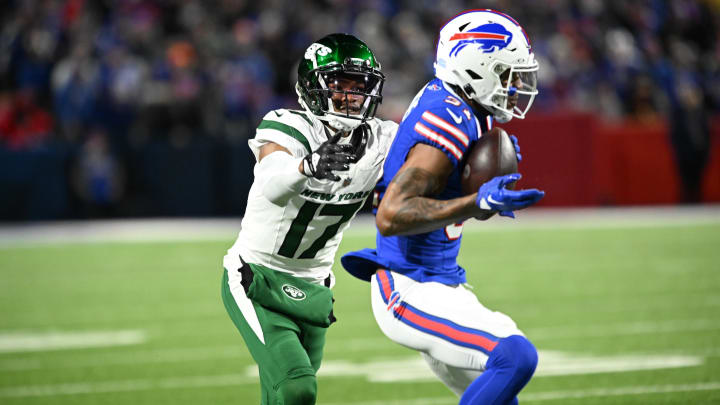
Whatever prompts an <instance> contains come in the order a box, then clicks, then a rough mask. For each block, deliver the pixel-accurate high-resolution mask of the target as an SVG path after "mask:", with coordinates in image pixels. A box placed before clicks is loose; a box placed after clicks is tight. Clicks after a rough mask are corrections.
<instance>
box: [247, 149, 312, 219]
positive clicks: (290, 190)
mask: <svg viewBox="0 0 720 405" xmlns="http://www.w3.org/2000/svg"><path fill="white" fill-rule="evenodd" d="M300 161H302V158H296V157H294V156H291V155H289V154H287V153H285V152H283V151H276V152H273V153H271V154H269V155H267V156H265V157H264V158H263V159H262V160H261V161H260V162H259V163H258V164H257V166H256V167H255V179H256V181H260V184H259V185H260V187H261V190H262V194H263V196H265V198H267V199H268V200H269V201H270V202H271V203H273V204H275V205H279V206H284V205H286V204H287V203H288V201H289V200H290V198H291V197H292V196H294V195H297V194H299V193H300V192H301V191H302V190H303V188H304V187H305V185H306V183H307V180H308V177H307V176H305V175H304V174H302V173H300V171H299V170H298V167H299V166H300Z"/></svg>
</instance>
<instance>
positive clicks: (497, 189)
mask: <svg viewBox="0 0 720 405" xmlns="http://www.w3.org/2000/svg"><path fill="white" fill-rule="evenodd" d="M520 177H522V176H521V175H520V173H513V174H507V175H505V176H497V177H495V178H493V179H492V180H490V181H488V182H487V183H485V184H483V185H482V186H480V189H478V195H477V199H476V200H475V203H476V204H477V206H478V207H480V208H482V209H484V210H490V211H496V212H499V213H500V215H502V216H504V217H510V218H515V214H513V211H515V210H521V209H523V208H527V207H529V206H531V205H533V204H535V203H536V202H538V201H540V199H541V198H543V196H545V192H544V191H540V190H538V189H535V188H531V189H527V190H508V189H507V188H506V186H507V185H508V184H510V183H512V182H513V181H517V180H519V179H520Z"/></svg>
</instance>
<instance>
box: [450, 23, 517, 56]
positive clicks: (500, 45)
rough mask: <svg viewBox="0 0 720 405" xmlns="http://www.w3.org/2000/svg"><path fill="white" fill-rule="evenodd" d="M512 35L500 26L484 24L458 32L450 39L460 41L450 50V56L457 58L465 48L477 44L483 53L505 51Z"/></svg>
mask: <svg viewBox="0 0 720 405" xmlns="http://www.w3.org/2000/svg"><path fill="white" fill-rule="evenodd" d="M512 38H513V36H512V33H511V32H510V31H508V30H506V29H505V27H503V26H502V25H500V24H497V23H490V24H484V25H481V26H479V27H477V28H473V29H471V30H469V31H466V32H458V33H456V34H454V35H453V36H452V37H450V41H458V43H457V44H455V46H453V48H452V49H451V50H450V56H457V54H458V52H460V51H461V50H462V49H463V48H465V47H466V46H468V45H471V44H475V45H478V46H479V48H480V49H481V50H482V51H483V53H490V52H495V51H499V50H501V49H505V48H506V47H507V46H508V45H509V44H510V41H512Z"/></svg>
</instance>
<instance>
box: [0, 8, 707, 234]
mask: <svg viewBox="0 0 720 405" xmlns="http://www.w3.org/2000/svg"><path fill="white" fill-rule="evenodd" d="M719 4H720V3H719V2H718V1H701V0H683V1H661V0H644V1H637V0H633V1H600V0H574V1H570V0H565V1H561V0H556V1H546V2H542V4H541V3H539V2H533V1H529V0H528V1H475V2H473V1H452V0H444V1H416V0H413V1H410V0H404V1H403V0H394V1H379V0H374V1H352V0H327V1H307V0H304V1H279V0H274V1H273V0H270V1H262V2H255V1H247V0H216V1H199V0H183V1H179V0H178V1H172V0H154V1H151V0H117V1H110V0H103V1H87V0H22V1H20V0H10V1H3V2H2V4H1V5H0V15H2V17H0V25H1V27H2V28H1V29H0V195H1V196H2V198H0V220H1V221H25V220H55V219H83V218H116V217H156V216H163V217H168V216H169V217H173V216H182V217H187V216H202V217H207V216H239V215H242V213H243V209H244V205H245V198H246V195H247V191H248V189H249V186H250V184H251V183H252V165H253V163H254V160H253V159H252V157H251V155H250V153H249V150H248V148H247V142H246V141H247V139H248V138H249V137H252V136H253V133H254V131H253V130H254V128H255V127H256V125H257V124H258V123H259V121H260V118H261V117H262V116H263V115H264V114H265V113H266V112H267V111H268V110H270V109H273V108H278V107H292V108H297V107H296V105H297V104H296V95H295V93H294V90H293V84H294V82H295V67H296V63H297V60H298V59H299V57H300V55H301V54H302V52H303V50H304V49H305V48H306V47H307V45H308V44H309V43H310V42H311V41H312V40H314V39H316V38H319V37H321V36H323V35H325V34H327V33H330V32H350V33H354V34H356V35H357V36H359V37H360V38H361V39H363V40H364V41H365V42H367V43H368V45H369V46H370V47H371V48H372V49H373V50H374V51H375V52H376V54H377V55H378V58H379V60H380V61H381V63H382V64H383V70H384V72H385V74H386V76H387V79H388V80H387V83H386V86H385V90H384V96H385V99H384V102H383V104H382V106H381V112H380V115H381V116H383V117H385V118H389V119H393V120H399V119H400V118H401V116H402V114H403V112H404V109H405V108H406V106H407V104H408V102H409V101H410V100H411V98H412V97H413V95H414V94H415V92H416V91H417V90H418V89H419V87H420V86H421V85H422V84H423V83H425V82H426V81H427V80H428V79H429V78H430V77H431V76H432V61H433V57H434V43H435V40H436V33H437V31H438V28H439V27H440V26H441V25H442V23H443V22H444V21H446V20H447V19H448V18H450V17H452V16H453V15H454V14H456V13H457V12H458V11H461V10H463V9H467V8H480V7H491V8H495V9H498V10H502V11H505V12H507V13H509V14H510V15H512V16H513V17H515V18H516V19H517V20H518V21H519V22H520V23H521V24H522V25H523V26H524V28H525V30H526V31H527V32H528V34H529V35H530V37H531V40H532V44H533V47H534V50H535V52H536V55H537V57H538V59H539V61H540V66H541V69H540V75H539V83H540V95H539V97H538V98H537V100H536V102H535V105H534V107H533V110H532V111H531V113H530V115H529V118H528V119H527V120H525V121H522V122H512V123H511V124H510V125H507V126H506V128H507V129H509V130H511V131H513V132H515V133H516V134H518V135H519V137H520V139H521V145H522V147H523V151H524V152H525V154H524V155H525V160H524V161H523V163H522V165H521V171H523V172H524V173H525V175H526V176H525V179H524V182H525V184H526V185H527V186H536V187H539V188H543V189H545V190H546V191H548V196H547V198H546V199H545V200H544V201H543V202H542V205H545V206H569V205H572V206H605V205H611V206H612V205H627V204H633V205H636V204H675V203H697V202H718V201H720V119H719V118H718V117H719V115H718V113H719V112H720V41H718V35H719V33H718V27H719V26H720V24H718V19H719V18H720V13H719V11H718V10H719V8H720V6H719Z"/></svg>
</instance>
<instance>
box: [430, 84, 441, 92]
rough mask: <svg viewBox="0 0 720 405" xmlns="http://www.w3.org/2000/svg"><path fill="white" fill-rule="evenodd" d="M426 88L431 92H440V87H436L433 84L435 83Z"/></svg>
mask: <svg viewBox="0 0 720 405" xmlns="http://www.w3.org/2000/svg"><path fill="white" fill-rule="evenodd" d="M427 88H428V90H433V91H438V90H440V86H438V85H437V84H435V83H433V84H431V85H429V86H427Z"/></svg>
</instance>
